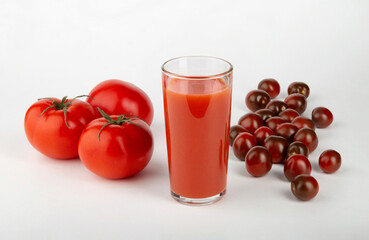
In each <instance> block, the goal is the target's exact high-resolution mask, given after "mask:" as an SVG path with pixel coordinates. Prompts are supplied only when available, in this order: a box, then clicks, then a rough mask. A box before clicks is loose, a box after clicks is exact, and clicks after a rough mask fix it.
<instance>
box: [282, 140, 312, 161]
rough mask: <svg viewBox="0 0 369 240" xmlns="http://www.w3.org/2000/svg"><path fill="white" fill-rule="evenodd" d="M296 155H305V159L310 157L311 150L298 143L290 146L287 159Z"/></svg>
mask: <svg viewBox="0 0 369 240" xmlns="http://www.w3.org/2000/svg"><path fill="white" fill-rule="evenodd" d="M294 154H301V155H304V156H305V157H308V156H309V149H308V147H307V146H306V145H305V144H304V143H302V142H298V141H296V142H293V143H291V144H290V145H289V146H288V149H287V156H286V158H289V157H290V156H292V155H294Z"/></svg>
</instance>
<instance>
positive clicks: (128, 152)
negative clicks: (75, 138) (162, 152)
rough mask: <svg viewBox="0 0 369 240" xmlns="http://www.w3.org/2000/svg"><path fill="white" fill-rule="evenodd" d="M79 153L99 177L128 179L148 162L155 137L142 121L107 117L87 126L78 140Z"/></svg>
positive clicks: (82, 159) (121, 117) (87, 165)
mask: <svg viewBox="0 0 369 240" xmlns="http://www.w3.org/2000/svg"><path fill="white" fill-rule="evenodd" d="M119 119H121V120H119ZM119 121H121V122H119ZM78 152H79V156H80V158H81V161H82V162H83V164H84V165H85V166H86V167H87V168H88V169H89V170H90V171H92V172H93V173H95V174H96V175H99V176H101V177H104V178H109V179H120V178H126V177H129V176H132V175H134V174H136V173H138V172H140V171H141V170H142V169H144V168H145V167H146V165H147V164H148V163H149V161H150V159H151V156H152V153H153V137H152V133H151V130H150V127H149V126H148V125H147V124H146V123H145V122H144V121H142V120H141V119H138V118H129V117H128V118H127V117H124V116H116V115H115V116H111V118H110V119H109V116H107V117H106V116H105V118H98V119H95V120H93V121H92V122H90V123H89V124H88V125H87V126H86V128H85V129H84V130H83V132H82V134H81V137H80V139H79V144H78Z"/></svg>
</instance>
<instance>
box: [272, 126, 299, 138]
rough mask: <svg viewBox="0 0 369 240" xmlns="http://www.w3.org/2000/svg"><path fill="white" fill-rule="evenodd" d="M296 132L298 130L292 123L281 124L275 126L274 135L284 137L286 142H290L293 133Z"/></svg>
mask: <svg viewBox="0 0 369 240" xmlns="http://www.w3.org/2000/svg"><path fill="white" fill-rule="evenodd" d="M297 131H298V128H297V127H296V126H295V125H293V124H292V123H282V124H280V125H278V126H277V128H276V129H275V133H276V134H277V135H278V136H281V137H284V138H285V139H287V140H288V141H292V140H293V137H294V136H295V133H296V132H297Z"/></svg>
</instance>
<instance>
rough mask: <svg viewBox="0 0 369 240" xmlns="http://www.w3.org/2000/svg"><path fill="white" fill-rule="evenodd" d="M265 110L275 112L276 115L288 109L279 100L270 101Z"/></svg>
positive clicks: (285, 104)
mask: <svg viewBox="0 0 369 240" xmlns="http://www.w3.org/2000/svg"><path fill="white" fill-rule="evenodd" d="M266 108H267V109H270V110H272V111H273V112H275V114H276V115H278V114H279V113H281V112H283V111H284V110H286V109H287V108H288V105H287V103H285V102H283V101H280V100H271V101H270V102H269V103H268V104H267V105H266Z"/></svg>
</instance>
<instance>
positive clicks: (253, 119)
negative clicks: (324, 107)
mask: <svg viewBox="0 0 369 240" xmlns="http://www.w3.org/2000/svg"><path fill="white" fill-rule="evenodd" d="M238 125H240V126H242V127H244V128H246V129H247V130H248V131H249V132H250V133H252V134H253V133H254V132H255V130H256V129H258V128H259V127H261V126H263V125H264V121H263V119H262V118H261V117H260V116H259V115H258V114H256V113H246V114H245V115H243V116H242V117H241V118H240V120H238Z"/></svg>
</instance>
